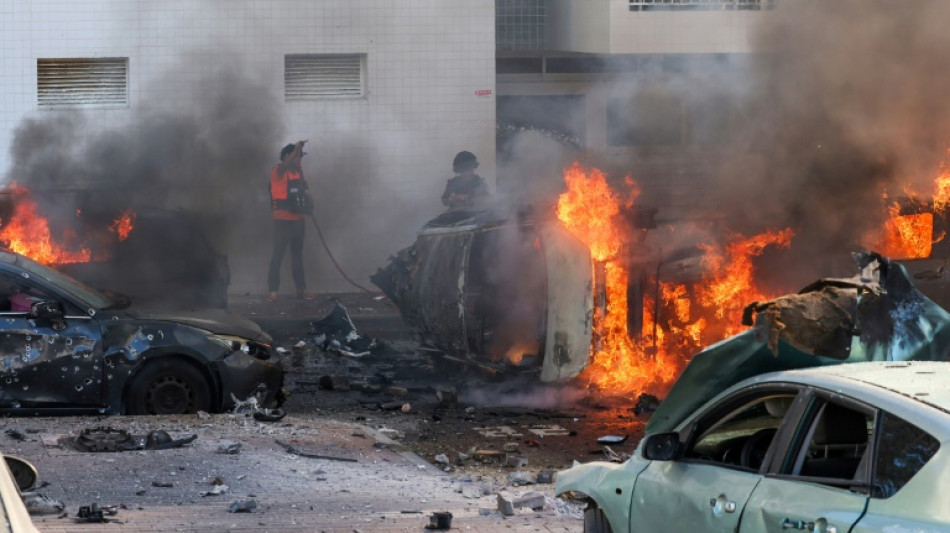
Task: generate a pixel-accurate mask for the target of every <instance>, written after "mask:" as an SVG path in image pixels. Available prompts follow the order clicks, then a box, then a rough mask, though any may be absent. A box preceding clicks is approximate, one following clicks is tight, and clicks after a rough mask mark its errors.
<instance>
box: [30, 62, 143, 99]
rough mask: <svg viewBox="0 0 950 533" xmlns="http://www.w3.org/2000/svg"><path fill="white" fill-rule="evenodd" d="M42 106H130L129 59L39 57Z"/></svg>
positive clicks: (37, 77) (37, 85) (38, 97)
mask: <svg viewBox="0 0 950 533" xmlns="http://www.w3.org/2000/svg"><path fill="white" fill-rule="evenodd" d="M36 96H37V102H38V104H39V106H40V107H75V106H127V105H129V58H127V57H107V58H92V59H87V58H67V59H37V60H36Z"/></svg>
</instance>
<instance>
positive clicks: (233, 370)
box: [216, 350, 286, 411]
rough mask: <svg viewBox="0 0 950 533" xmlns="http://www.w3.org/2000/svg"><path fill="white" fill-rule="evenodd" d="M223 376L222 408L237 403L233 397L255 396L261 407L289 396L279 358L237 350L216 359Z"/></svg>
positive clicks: (278, 403) (244, 398)
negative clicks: (261, 357) (252, 355)
mask: <svg viewBox="0 0 950 533" xmlns="http://www.w3.org/2000/svg"><path fill="white" fill-rule="evenodd" d="M216 366H217V370H218V375H219V376H220V378H221V398H220V405H221V409H220V410H221V411H226V410H229V409H231V408H233V407H234V405H235V403H234V398H237V399H238V400H240V401H245V400H247V399H248V398H251V397H252V396H256V397H257V400H258V402H259V403H260V405H261V406H262V407H279V406H280V404H282V403H283V400H284V398H285V396H286V394H285V392H284V389H283V387H284V369H283V366H282V365H281V364H280V362H279V361H277V360H276V359H270V360H262V359H257V358H254V357H251V356H250V355H248V354H246V353H244V352H243V351H240V350H238V351H234V352H232V353H230V354H229V355H227V356H226V357H224V358H223V359H221V360H220V361H219V362H218V363H217V365H216Z"/></svg>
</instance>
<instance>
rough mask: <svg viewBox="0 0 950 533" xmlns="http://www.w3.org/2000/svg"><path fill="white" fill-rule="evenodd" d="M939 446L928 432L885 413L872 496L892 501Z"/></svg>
mask: <svg viewBox="0 0 950 533" xmlns="http://www.w3.org/2000/svg"><path fill="white" fill-rule="evenodd" d="M939 448H940V443H939V442H937V439H935V438H934V437H933V436H931V435H930V434H929V433H927V432H926V431H924V430H922V429H920V428H918V427H917V426H914V425H913V424H910V423H908V422H905V421H904V420H902V419H900V418H898V417H896V416H894V415H891V414H889V413H883V414H882V416H881V436H880V438H879V439H878V452H877V460H876V461H875V477H874V485H873V488H872V491H871V495H872V496H874V497H875V498H889V497H891V496H893V495H894V494H895V493H897V491H899V490H900V489H901V487H903V486H904V485H905V484H906V483H907V482H908V481H910V479H911V478H912V477H914V474H916V473H917V472H918V471H920V469H921V468H923V466H924V465H925V464H927V461H929V460H930V458H931V457H933V456H934V454H936V453H937V449H939Z"/></svg>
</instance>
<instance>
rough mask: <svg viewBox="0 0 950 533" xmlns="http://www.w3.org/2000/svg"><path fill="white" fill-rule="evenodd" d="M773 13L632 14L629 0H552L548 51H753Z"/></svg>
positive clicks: (661, 52)
mask: <svg viewBox="0 0 950 533" xmlns="http://www.w3.org/2000/svg"><path fill="white" fill-rule="evenodd" d="M768 13H769V12H768V11H764V12H757V11H646V12H633V11H630V9H629V2H628V0H552V3H551V12H550V19H551V25H550V27H549V30H550V31H549V43H550V46H549V48H550V49H551V50H557V51H567V52H582V53H596V54H697V53H703V54H709V53H748V52H751V50H750V44H749V31H750V30H751V27H752V24H753V23H754V22H755V20H757V19H759V18H761V17H767V16H769V15H768Z"/></svg>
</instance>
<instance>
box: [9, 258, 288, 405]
mask: <svg viewBox="0 0 950 533" xmlns="http://www.w3.org/2000/svg"><path fill="white" fill-rule="evenodd" d="M129 304H130V302H129V300H128V298H124V297H121V296H120V295H113V294H108V293H103V292H100V291H97V290H94V289H91V288H89V287H87V286H85V285H84V284H82V283H81V282H78V281H76V280H75V279H73V278H71V277H69V276H66V275H64V274H63V273H61V272H58V271H56V270H53V269H51V268H48V267H45V266H43V265H41V264H38V263H36V262H34V261H32V260H30V259H28V258H26V257H23V256H21V255H19V254H16V253H13V252H9V251H6V250H2V251H0V412H15V413H17V414H25V413H36V414H83V413H101V414H123V413H124V414H180V413H194V412H197V411H210V412H221V411H225V410H228V409H230V408H231V407H233V406H234V405H235V402H236V401H244V400H248V399H254V400H255V401H256V402H257V403H258V404H259V405H261V406H263V407H274V406H279V404H280V403H281V402H282V400H283V393H282V389H281V387H282V385H283V369H282V367H281V365H280V362H279V361H278V359H277V358H276V357H275V354H274V351H273V348H272V346H271V342H272V340H271V338H270V337H269V336H268V335H267V334H266V333H265V332H263V331H262V330H261V328H260V327H259V326H258V325H257V324H255V323H254V322H252V321H250V320H247V319H244V318H241V317H237V316H235V315H231V314H228V313H226V312H224V311H220V310H207V311H201V312H198V311H195V312H188V313H167V314H146V313H143V312H137V311H136V310H134V308H131V307H129Z"/></svg>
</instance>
